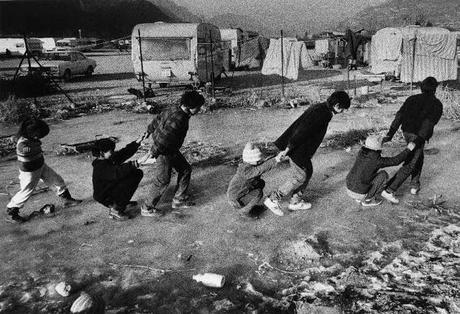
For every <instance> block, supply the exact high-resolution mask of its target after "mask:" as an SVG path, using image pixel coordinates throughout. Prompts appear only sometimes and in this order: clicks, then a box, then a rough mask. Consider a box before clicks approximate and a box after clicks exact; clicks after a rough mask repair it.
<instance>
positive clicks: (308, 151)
mask: <svg viewBox="0 0 460 314" xmlns="http://www.w3.org/2000/svg"><path fill="white" fill-rule="evenodd" d="M436 86H437V82H436V80H435V79H434V78H427V79H426V80H425V81H424V82H423V83H422V94H421V96H420V97H419V98H420V99H419V98H411V97H409V98H408V100H407V101H406V102H405V104H404V105H403V107H402V108H401V109H400V111H398V113H397V116H396V118H395V121H394V122H393V123H392V126H391V128H390V131H389V132H388V135H387V136H386V137H385V138H384V139H383V142H385V141H388V140H391V137H392V136H393V134H394V132H395V131H396V130H397V128H398V127H399V125H401V124H402V128H403V131H404V132H405V137H406V140H407V142H408V145H407V148H406V149H405V150H404V151H403V152H401V153H400V154H399V155H397V156H394V157H387V158H385V157H382V156H381V151H382V139H381V138H380V137H378V136H369V137H368V138H367V139H366V143H365V145H364V147H363V148H362V149H361V150H360V152H359V153H358V156H357V159H356V161H355V163H354V165H353V167H352V169H351V170H350V172H349V174H348V175H347V178H346V185H347V193H348V194H349V195H350V196H351V197H352V198H353V199H355V200H356V201H357V202H360V203H361V204H362V205H363V206H376V205H378V204H380V203H381V199H379V197H378V195H379V194H381V195H382V196H383V197H384V198H386V199H388V200H389V201H390V202H392V203H397V200H396V199H395V198H394V196H393V195H392V193H393V191H394V190H395V188H394V187H393V186H395V185H398V186H399V185H400V184H401V183H402V182H403V181H404V180H405V178H407V176H409V175H410V174H412V176H413V181H414V180H415V181H416V182H415V184H418V186H416V187H415V186H414V187H413V189H417V192H418V189H419V181H418V180H419V177H420V172H421V167H422V163H423V144H424V142H425V141H427V140H428V139H429V138H430V137H431V135H432V133H433V127H434V125H435V124H436V123H437V122H438V121H439V119H440V115H441V114H442V104H441V103H440V102H439V100H437V99H436V98H435V97H434V92H435V90H436ZM419 102H421V103H422V104H423V110H422V112H421V113H418V114H414V109H413V107H414V106H415V105H417V104H418V103H419ZM203 104H204V98H203V96H202V95H200V94H199V93H198V92H196V91H187V92H185V93H184V94H183V95H182V97H181V100H180V103H179V104H178V105H177V106H173V107H170V108H168V109H167V110H164V111H163V112H162V113H161V114H159V115H157V116H156V117H155V118H154V119H153V121H152V122H151V123H150V124H149V126H148V129H147V132H146V133H145V134H143V135H142V136H141V137H140V138H139V139H137V140H136V141H134V142H132V143H130V144H128V145H127V146H126V147H125V148H123V149H121V150H119V151H115V143H114V142H112V141H111V140H99V141H97V142H96V145H95V147H94V150H93V155H94V156H95V157H96V159H95V160H94V161H93V179H92V180H93V198H94V199H95V200H96V201H97V202H99V203H101V204H103V205H104V206H106V207H108V208H109V216H110V217H111V218H114V219H117V220H126V219H127V218H128V215H127V213H126V208H127V206H128V205H130V204H133V203H134V202H132V201H131V198H132V196H133V195H134V193H135V191H136V189H137V187H138V186H139V183H140V181H141V180H142V177H143V172H142V170H140V169H139V163H140V162H144V161H145V160H146V159H148V158H150V159H151V160H153V161H154V163H153V167H152V168H153V174H154V176H153V184H152V188H151V193H150V194H149V197H148V199H147V200H146V201H145V203H144V204H143V205H142V207H141V215H142V216H147V217H154V216H159V215H160V214H161V213H160V212H159V210H158V209H157V207H156V206H157V204H158V203H159V201H160V199H161V197H162V196H163V194H164V192H165V191H166V189H167V187H168V185H169V182H170V180H171V171H172V169H175V170H176V171H177V172H178V178H177V186H176V188H175V196H174V198H173V200H172V205H171V206H172V208H174V209H180V208H188V207H190V206H193V205H194V203H193V202H191V201H190V199H189V198H190V196H189V195H188V194H187V191H188V187H189V184H190V178H191V171H192V170H191V166H190V164H189V163H188V162H187V160H186V159H185V157H184V156H183V155H182V154H181V153H180V152H179V149H180V148H181V146H182V144H183V142H184V139H185V136H186V134H187V131H188V127H189V119H190V117H191V116H192V115H195V114H196V113H198V112H199V110H200V108H201V106H202V105H203ZM349 107H350V98H349V96H348V94H347V93H346V92H344V91H336V92H334V93H333V94H332V95H331V96H330V97H329V98H328V99H327V101H326V102H324V103H320V104H316V105H313V106H311V107H309V108H308V109H307V110H306V111H305V112H304V113H303V114H302V115H301V116H300V117H299V118H298V119H297V120H296V121H295V122H294V123H293V124H292V125H291V126H290V127H289V128H288V129H287V130H286V131H285V132H284V133H283V134H282V135H281V136H280V137H279V138H278V139H277V140H276V141H275V145H276V146H277V147H278V148H279V149H280V153H279V154H278V155H277V156H276V157H275V158H268V159H264V158H263V156H262V153H261V151H260V150H259V149H258V148H257V147H256V146H254V145H253V144H252V143H247V144H246V146H245V148H244V150H243V161H242V162H241V163H240V165H239V166H238V169H237V172H236V174H235V175H234V177H233V178H232V179H231V181H230V184H229V187H228V190H227V198H228V201H229V203H230V204H231V205H232V207H234V208H235V209H238V210H239V211H240V213H243V214H248V213H249V211H250V210H251V209H252V208H253V207H254V206H255V205H257V204H259V202H260V201H261V199H262V198H263V188H264V186H265V181H264V180H262V179H261V176H262V175H263V174H265V173H266V172H268V171H270V170H271V169H273V168H275V167H276V165H277V164H278V163H279V162H280V161H282V160H284V159H285V158H287V159H288V160H289V162H290V174H291V177H290V178H289V179H288V180H287V181H286V182H285V183H284V184H283V185H282V186H281V187H279V188H278V189H277V190H275V191H273V192H272V193H270V195H269V197H267V198H266V199H265V201H264V205H265V206H266V207H267V208H268V209H270V210H271V211H272V212H273V213H274V214H276V215H278V216H283V215H284V213H283V211H282V210H281V206H280V204H279V202H280V200H281V198H282V197H283V196H286V195H289V194H292V198H291V201H290V204H289V206H288V208H289V209H290V210H300V209H309V208H310V207H311V204H310V203H307V202H306V201H305V200H303V190H304V189H305V187H306V185H307V184H308V181H309V179H310V178H311V176H312V173H313V167H312V163H311V158H312V156H313V155H314V153H315V152H316V150H317V148H318V147H319V145H320V143H321V142H322V140H323V138H324V136H325V134H326V131H327V127H328V124H329V122H330V120H331V119H332V117H333V115H334V114H339V113H341V112H343V111H344V110H346V109H348V108H349ZM411 115H412V116H413V117H412V116H411ZM412 132H415V133H416V134H413V133H412ZM48 133H49V127H48V125H47V124H46V123H45V122H44V121H42V120H39V119H27V120H26V121H24V122H23V123H22V124H21V127H20V129H19V132H18V142H17V147H16V152H17V158H18V161H19V179H20V186H21V190H20V191H19V192H18V193H16V195H14V197H13V198H12V199H11V201H10V202H9V203H8V205H7V213H8V215H9V216H10V220H11V221H13V222H19V223H21V222H25V221H26V220H27V219H26V218H24V217H22V216H20V215H19V210H20V208H21V207H23V205H24V203H25V202H26V201H27V200H28V199H29V198H30V196H31V195H32V192H33V190H34V189H35V187H36V186H37V184H38V182H39V180H40V179H42V180H43V181H44V182H45V183H46V184H47V185H54V186H55V187H56V190H57V194H58V196H60V197H61V198H62V199H63V202H64V206H70V205H76V204H79V203H80V202H81V201H80V200H76V199H74V198H73V197H72V196H71V195H70V192H69V191H68V189H67V187H66V185H65V182H64V180H63V179H62V177H61V176H59V175H58V174H57V173H56V172H55V171H54V170H52V169H51V168H50V167H48V166H47V165H46V163H45V162H44V157H43V151H42V149H41V141H40V139H41V138H43V137H45V136H46V135H47V134H48ZM149 134H152V147H151V150H150V152H149V154H147V155H146V156H144V157H143V158H141V159H140V160H138V161H130V162H125V161H126V160H127V159H129V158H131V157H132V156H133V155H134V154H135V153H136V152H137V150H138V148H139V146H140V143H141V142H142V141H143V140H144V139H145V138H146V137H148V135H149ZM412 135H413V136H412ZM416 143H417V144H418V145H416ZM414 152H415V154H414ZM417 152H418V153H417ZM403 161H405V165H404V167H402V168H401V169H400V170H399V172H398V173H397V174H396V175H395V177H394V178H393V179H392V180H390V182H387V181H388V174H387V173H386V172H385V171H379V170H380V169H381V168H385V167H389V166H395V165H398V164H400V163H401V162H403ZM395 182H396V183H397V184H396V183H395ZM385 188H387V190H386V191H385ZM413 194H416V192H415V193H413Z"/></svg>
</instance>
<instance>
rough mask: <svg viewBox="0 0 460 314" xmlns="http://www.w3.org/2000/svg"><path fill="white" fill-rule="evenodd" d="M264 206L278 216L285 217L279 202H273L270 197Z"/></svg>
mask: <svg viewBox="0 0 460 314" xmlns="http://www.w3.org/2000/svg"><path fill="white" fill-rule="evenodd" d="M264 205H265V206H266V207H267V208H268V209H270V210H271V212H272V213H274V214H275V215H277V216H284V213H283V211H282V210H281V206H280V204H279V202H278V201H273V200H271V199H270V198H269V197H267V198H266V199H265V201H264Z"/></svg>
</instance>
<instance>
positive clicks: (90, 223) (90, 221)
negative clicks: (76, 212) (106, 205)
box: [83, 220, 96, 226]
mask: <svg viewBox="0 0 460 314" xmlns="http://www.w3.org/2000/svg"><path fill="white" fill-rule="evenodd" d="M95 223H96V220H87V221H85V222H84V223H83V225H85V226H88V225H92V224H95Z"/></svg>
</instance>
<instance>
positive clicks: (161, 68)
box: [131, 22, 223, 87]
mask: <svg viewBox="0 0 460 314" xmlns="http://www.w3.org/2000/svg"><path fill="white" fill-rule="evenodd" d="M139 31H140V43H141V47H142V60H143V67H144V74H145V79H146V80H147V81H151V82H154V83H158V84H159V85H160V87H166V86H167V85H169V84H183V83H186V84H189V83H190V84H193V83H205V82H209V81H211V74H212V73H214V77H215V78H219V77H220V75H221V73H222V68H223V54H222V50H221V37H220V31H219V28H217V27H216V26H214V25H212V24H207V23H199V24H192V23H163V22H157V23H148V24H138V25H136V26H135V27H134V29H133V33H132V40H131V44H132V52H131V56H132V61H133V66H134V73H135V74H136V77H137V78H138V79H139V80H141V79H142V76H141V73H142V71H141V56H140V49H139ZM211 43H212V45H211ZM211 46H212V48H211Z"/></svg>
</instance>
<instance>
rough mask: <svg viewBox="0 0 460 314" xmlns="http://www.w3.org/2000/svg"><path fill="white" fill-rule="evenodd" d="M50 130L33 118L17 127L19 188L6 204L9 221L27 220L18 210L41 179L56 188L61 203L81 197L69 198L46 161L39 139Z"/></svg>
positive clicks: (68, 203) (61, 180)
mask: <svg viewBox="0 0 460 314" xmlns="http://www.w3.org/2000/svg"><path fill="white" fill-rule="evenodd" d="M49 131H50V129H49V126H48V124H47V123H46V122H45V121H43V120H40V119H34V118H31V119H27V120H25V121H23V122H22V124H21V126H20V128H19V132H18V142H17V144H16V154H17V157H18V162H19V183H20V186H21V190H20V191H19V192H17V193H16V194H15V195H14V196H13V198H12V199H11V201H10V202H9V203H8V205H7V206H6V211H7V213H8V215H9V216H10V219H9V221H10V222H17V223H22V222H26V221H27V218H25V217H22V216H20V215H19V210H20V209H21V208H22V207H23V206H24V204H25V203H26V202H27V200H28V199H29V198H30V196H31V195H32V193H33V191H34V189H35V187H36V186H37V184H38V182H39V181H40V180H43V181H44V182H45V184H46V185H48V186H51V185H54V186H55V187H56V192H57V195H58V196H59V197H60V198H62V200H63V202H64V206H71V205H76V204H79V203H81V201H80V200H76V199H74V198H72V196H71V195H70V192H69V190H67V187H66V185H65V182H64V180H63V179H62V177H61V176H60V175H59V174H57V173H56V172H55V171H54V170H53V169H51V168H50V167H49V166H48V165H47V164H46V163H45V160H44V158H43V151H42V147H41V145H42V142H41V141H40V139H42V138H44V137H45V136H46V135H48V133H49Z"/></svg>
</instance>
